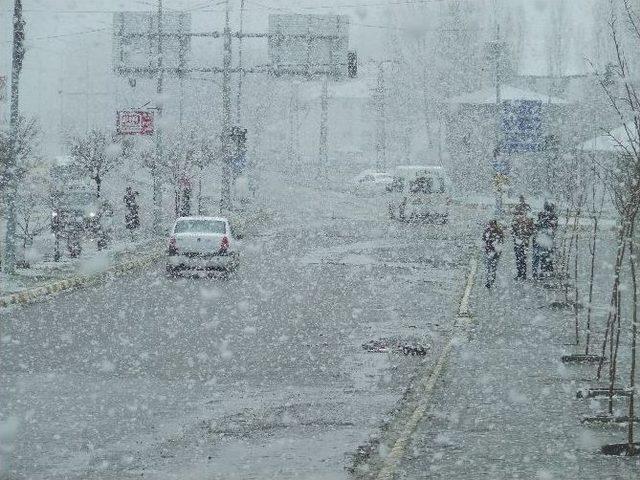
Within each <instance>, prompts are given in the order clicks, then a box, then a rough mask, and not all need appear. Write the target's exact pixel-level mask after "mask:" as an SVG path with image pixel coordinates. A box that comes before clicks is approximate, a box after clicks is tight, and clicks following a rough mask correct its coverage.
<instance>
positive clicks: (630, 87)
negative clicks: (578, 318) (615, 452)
mask: <svg viewBox="0 0 640 480" xmlns="http://www.w3.org/2000/svg"><path fill="white" fill-rule="evenodd" d="M612 6H613V2H612ZM622 6H623V15H624V23H625V25H626V26H627V28H628V32H630V33H631V35H632V36H633V38H634V39H635V46H634V47H632V48H631V54H630V55H632V56H633V55H637V51H638V49H639V48H640V19H639V18H638V12H636V11H635V10H634V7H632V5H631V2H630V1H629V0H622ZM610 30H611V37H612V41H613V46H614V52H615V61H614V63H613V65H612V67H611V69H612V72H613V73H614V75H615V82H608V83H606V82H603V81H601V86H602V88H603V90H604V92H605V94H606V96H607V98H608V100H609V103H610V104H611V107H612V108H613V110H614V112H615V113H616V114H617V116H618V118H619V119H620V120H621V122H622V123H623V125H624V126H623V128H622V129H621V131H622V134H621V135H617V136H616V135H613V134H610V136H611V139H612V140H613V142H614V143H615V144H616V145H617V147H618V155H617V157H616V160H615V164H614V165H612V167H611V168H610V169H608V170H607V174H608V182H609V185H610V188H611V195H612V198H613V202H614V205H615V207H616V209H617V211H618V214H619V226H618V237H617V249H616V261H615V264H614V280H613V288H612V294H611V307H612V308H611V309H610V312H609V315H608V317H607V323H606V327H605V335H604V340H603V344H602V356H603V357H604V354H605V352H606V348H607V345H608V346H609V414H612V413H613V393H614V384H615V380H616V374H617V360H618V350H619V346H620V334H621V315H620V312H621V301H622V300H621V298H622V297H621V288H620V283H621V280H620V276H621V270H622V264H623V261H624V258H625V252H626V250H627V248H628V249H629V252H630V254H631V255H630V259H629V260H630V262H631V263H630V266H631V277H632V284H633V289H634V290H633V293H632V297H633V305H632V328H631V344H632V360H631V378H630V384H631V385H632V386H635V378H634V377H635V371H636V351H635V350H636V339H637V302H638V299H637V279H636V271H635V263H634V262H635V258H633V253H634V249H633V236H634V230H635V224H636V218H637V215H638V210H639V209H640V95H639V92H638V88H637V84H636V83H635V82H634V77H633V75H632V68H636V69H638V68H640V64H631V63H630V62H629V57H628V56H627V49H625V47H624V43H623V41H622V40H621V35H620V30H619V29H618V25H617V16H616V14H615V10H614V9H612V18H611V21H610ZM632 58H633V60H637V56H636V57H632ZM602 362H603V360H601V362H600V364H599V366H598V378H600V374H601V370H602ZM635 394H636V392H635V387H634V388H632V389H631V392H630V395H631V401H630V408H629V419H628V420H629V421H628V425H629V435H628V445H627V454H634V453H636V450H635V444H634V442H633V422H634V411H633V408H634V396H635Z"/></svg>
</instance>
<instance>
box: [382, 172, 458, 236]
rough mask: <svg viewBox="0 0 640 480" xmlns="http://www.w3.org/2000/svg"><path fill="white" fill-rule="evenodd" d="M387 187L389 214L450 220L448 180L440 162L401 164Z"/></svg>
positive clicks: (431, 220)
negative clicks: (439, 164)
mask: <svg viewBox="0 0 640 480" xmlns="http://www.w3.org/2000/svg"><path fill="white" fill-rule="evenodd" d="M388 191H389V192H390V193H391V196H390V199H389V215H390V216H391V218H397V219H400V220H407V221H418V220H425V221H429V222H439V223H443V224H444V223H447V221H448V220H449V207H450V205H451V184H450V182H449V179H448V177H447V175H446V172H445V170H444V168H442V167H440V166H435V165H433V166H426V165H400V166H398V167H396V168H395V170H394V172H393V181H392V182H391V184H390V185H389V187H388Z"/></svg>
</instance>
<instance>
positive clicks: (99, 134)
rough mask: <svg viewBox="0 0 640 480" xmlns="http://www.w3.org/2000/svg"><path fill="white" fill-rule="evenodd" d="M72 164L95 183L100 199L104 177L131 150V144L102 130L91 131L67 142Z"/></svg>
mask: <svg viewBox="0 0 640 480" xmlns="http://www.w3.org/2000/svg"><path fill="white" fill-rule="evenodd" d="M69 148H70V152H71V157H72V158H73V162H74V163H75V165H76V166H77V167H79V169H80V170H81V171H83V172H85V174H86V175H87V176H88V177H89V178H90V179H91V180H92V181H93V182H94V183H95V186H96V196H97V197H100V191H101V187H102V182H103V180H104V178H105V176H106V175H107V174H108V173H109V172H110V171H111V170H113V169H114V168H115V167H117V166H118V165H120V164H121V163H122V162H123V160H124V158H125V156H126V155H127V154H128V152H129V151H130V150H131V144H130V142H128V141H127V140H123V139H120V138H117V137H114V136H112V135H109V134H108V133H106V132H104V131H102V130H97V129H94V130H91V131H89V132H88V133H87V134H86V135H84V136H76V137H73V138H72V139H71V140H70V141H69Z"/></svg>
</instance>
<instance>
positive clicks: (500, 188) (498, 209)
mask: <svg viewBox="0 0 640 480" xmlns="http://www.w3.org/2000/svg"><path fill="white" fill-rule="evenodd" d="M495 47H496V48H495V52H494V56H495V70H496V71H495V75H496V126H495V136H496V147H495V148H496V152H497V155H496V156H495V157H502V155H504V154H505V153H504V152H503V151H502V148H501V146H500V104H501V103H502V98H501V97H502V92H501V85H500V83H501V77H500V73H501V72H500V66H501V65H500V64H501V61H502V59H501V56H502V49H501V47H500V24H499V23H498V19H497V18H496V44H495ZM494 161H500V162H501V163H502V162H503V159H502V158H494ZM502 183H503V182H502V177H501V176H498V174H497V173H496V175H495V184H496V185H495V188H496V206H495V214H496V215H498V216H501V215H503V214H504V206H503V195H504V187H505V185H503V184H502Z"/></svg>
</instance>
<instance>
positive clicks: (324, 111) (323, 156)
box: [318, 73, 329, 176]
mask: <svg viewBox="0 0 640 480" xmlns="http://www.w3.org/2000/svg"><path fill="white" fill-rule="evenodd" d="M328 123H329V74H328V73H326V74H324V75H323V77H322V95H321V97H320V157H319V162H320V164H319V168H318V173H319V175H320V176H323V175H324V173H325V169H326V168H327V160H328V152H327V148H328V147H327V130H328V127H329V125H328Z"/></svg>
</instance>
